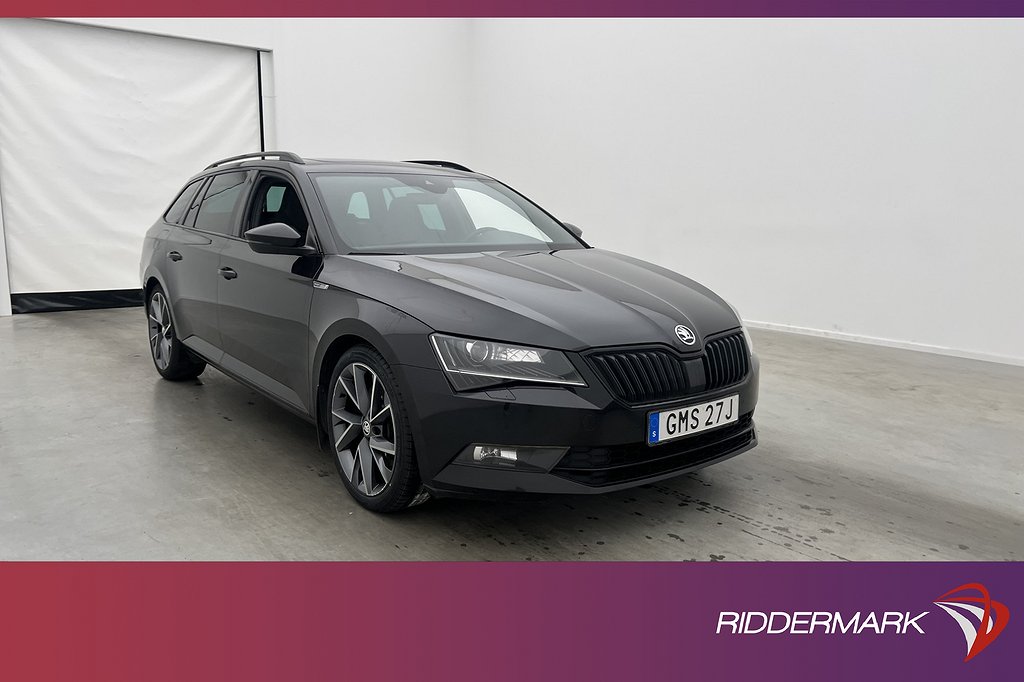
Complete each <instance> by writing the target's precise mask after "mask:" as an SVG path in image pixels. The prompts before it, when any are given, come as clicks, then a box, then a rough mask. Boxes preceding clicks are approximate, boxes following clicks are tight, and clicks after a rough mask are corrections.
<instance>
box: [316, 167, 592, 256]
mask: <svg viewBox="0 0 1024 682" xmlns="http://www.w3.org/2000/svg"><path fill="white" fill-rule="evenodd" d="M315 182H316V187H317V191H318V192H319V193H320V197H321V200H322V202H323V205H324V207H325V208H326V209H327V213H328V216H329V218H330V221H331V224H332V226H333V227H334V230H335V233H336V234H337V235H338V236H339V237H340V238H341V241H342V242H344V244H345V245H346V246H348V247H349V249H350V250H352V251H354V252H357V253H358V252H359V251H361V250H362V251H386V252H389V253H391V252H398V253H426V252H443V251H490V250H496V249H515V248H526V249H572V248H582V245H581V244H580V243H579V241H577V240H576V239H575V238H574V237H573V236H572V235H570V234H569V233H568V232H567V231H566V230H565V229H564V228H563V227H562V226H561V225H559V224H558V223H557V222H556V221H554V220H553V219H552V218H551V217H550V216H548V215H547V214H545V213H544V212H543V211H541V210H540V209H538V208H537V207H536V206H534V205H533V204H532V203H530V202H529V201H527V200H526V199H525V198H523V197H522V196H520V195H518V194H516V193H515V192H513V191H512V190H510V189H509V188H507V187H505V186H504V185H502V184H500V183H498V182H494V181H490V180H478V179H475V178H461V177H450V176H433V175H422V174H394V175H384V174H378V175H356V174H348V173H344V174H343V173H337V174H333V173H332V174H328V173H324V174H318V175H316V176H315Z"/></svg>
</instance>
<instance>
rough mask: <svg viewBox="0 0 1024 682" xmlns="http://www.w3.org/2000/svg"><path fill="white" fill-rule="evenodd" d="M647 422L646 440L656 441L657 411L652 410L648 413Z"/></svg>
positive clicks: (649, 441)
mask: <svg viewBox="0 0 1024 682" xmlns="http://www.w3.org/2000/svg"><path fill="white" fill-rule="evenodd" d="M648 422H649V423H648V425H647V442H648V443H657V442H658V413H657V412H653V413H652V414H651V415H650V417H648Z"/></svg>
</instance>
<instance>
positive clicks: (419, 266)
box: [319, 249, 740, 351]
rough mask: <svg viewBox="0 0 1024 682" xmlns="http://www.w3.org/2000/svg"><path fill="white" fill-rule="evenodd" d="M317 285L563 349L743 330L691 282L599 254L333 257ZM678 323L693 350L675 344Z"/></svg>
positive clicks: (481, 333)
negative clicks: (689, 332) (687, 331)
mask: <svg viewBox="0 0 1024 682" xmlns="http://www.w3.org/2000/svg"><path fill="white" fill-rule="evenodd" d="M319 279H320V280H321V281H323V282H325V283H327V284H332V285H335V286H338V287H341V288H343V289H347V290H349V291H353V292H355V293H358V294H361V295H363V296H366V297H368V298H373V299H375V300H378V301H381V302H383V303H386V304H388V305H390V306H393V307H395V308H397V309H399V310H401V311H403V312H405V313H406V314H408V315H411V316H413V317H415V318H417V319H419V320H420V321H422V322H423V323H425V324H427V325H428V326H430V327H432V328H433V329H435V330H437V331H439V332H446V333H449V334H455V335H461V336H470V337H476V338H484V339H491V340H501V341H509V342H513V343H521V344H529V345H534V346H542V347H546V348H559V349H564V350H583V349H586V348H593V347H598V346H616V345H625V344H646V343H667V344H670V345H672V346H674V347H676V348H679V349H680V350H686V351H689V350H698V349H700V348H701V347H702V345H703V340H704V338H705V337H707V336H709V335H711V334H715V333H717V332H721V331H725V330H727V329H732V328H735V327H738V326H739V324H740V322H739V320H738V319H737V318H736V315H735V314H734V313H733V312H732V310H731V309H730V308H729V306H728V305H727V304H726V303H725V302H724V301H723V300H722V299H721V298H720V297H719V296H717V295H716V294H715V293H713V292H712V291H710V290H709V289H707V288H706V287H704V286H702V285H700V284H698V283H697V282H694V281H693V280H690V279H687V278H686V277H683V276H682V275H678V274H676V273H674V272H672V271H670V270H666V269H665V268H661V267H658V266H656V265H652V264H650V263H646V262H644V261H641V260H638V259H636V258H630V257H629V256H624V255H621V254H617V253H612V252H610V251H602V250H599V249H569V250H562V251H540V252H537V251H534V252H525V251H509V252H494V253H468V254H465V253H464V254H431V255H402V256H352V255H350V256H331V257H329V258H327V259H326V261H325V262H324V268H323V270H322V271H321V274H320V277H319ZM679 324H682V325H685V326H687V327H689V328H690V329H691V330H692V331H693V332H694V333H695V334H696V336H697V343H696V344H694V345H692V346H684V345H683V344H682V343H681V342H680V341H679V339H678V338H677V337H676V334H675V327H676V325H679Z"/></svg>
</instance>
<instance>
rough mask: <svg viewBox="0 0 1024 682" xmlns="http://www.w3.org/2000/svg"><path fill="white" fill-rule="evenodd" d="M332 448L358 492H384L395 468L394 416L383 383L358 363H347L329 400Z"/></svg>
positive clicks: (368, 493) (376, 493) (372, 372)
mask: <svg viewBox="0 0 1024 682" xmlns="http://www.w3.org/2000/svg"><path fill="white" fill-rule="evenodd" d="M331 416H332V420H331V423H332V430H331V432H332V435H333V437H334V451H335V453H336V454H337V456H338V461H339V463H340V464H341V469H342V472H343V473H344V474H345V476H346V477H348V480H349V481H350V482H351V483H352V486H353V487H354V488H355V489H356V490H358V491H359V492H361V493H363V494H364V495H367V496H368V497H373V496H374V495H379V494H380V493H382V492H384V489H385V488H387V486H388V483H390V482H391V477H392V475H393V474H394V471H395V416H394V414H393V413H392V410H391V396H389V395H388V392H387V390H386V389H385V388H384V382H382V381H381V380H380V378H379V377H378V376H377V374H376V373H375V372H374V371H373V370H372V369H371V368H370V367H369V366H368V365H365V364H363V363H361V362H353V363H351V364H349V365H346V366H345V368H344V369H343V370H342V371H341V374H340V375H339V376H338V382H337V384H335V386H334V393H333V397H332V399H331Z"/></svg>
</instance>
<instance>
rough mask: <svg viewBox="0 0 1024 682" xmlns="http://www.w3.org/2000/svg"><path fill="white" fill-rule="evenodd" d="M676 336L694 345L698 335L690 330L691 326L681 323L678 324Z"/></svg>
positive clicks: (689, 344)
mask: <svg viewBox="0 0 1024 682" xmlns="http://www.w3.org/2000/svg"><path fill="white" fill-rule="evenodd" d="M676 336H678V337H679V340H680V341H682V342H683V343H685V344H686V345H687V346H692V345H693V344H694V343H696V341H697V335H696V334H694V333H693V332H692V331H690V328H689V327H684V326H683V325H681V324H677V325H676Z"/></svg>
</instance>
